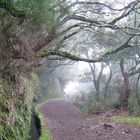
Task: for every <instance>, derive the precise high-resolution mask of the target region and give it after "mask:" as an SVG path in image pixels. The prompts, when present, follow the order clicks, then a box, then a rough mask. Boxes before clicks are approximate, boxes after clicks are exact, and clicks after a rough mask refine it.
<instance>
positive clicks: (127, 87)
mask: <svg viewBox="0 0 140 140" xmlns="http://www.w3.org/2000/svg"><path fill="white" fill-rule="evenodd" d="M120 67H121V73H122V76H123V80H124V89H123V92H122V94H121V95H120V103H121V106H122V107H123V108H127V107H128V99H129V96H130V93H131V89H130V82H129V78H130V77H129V73H127V72H125V71H124V60H122V61H121V62H120Z"/></svg>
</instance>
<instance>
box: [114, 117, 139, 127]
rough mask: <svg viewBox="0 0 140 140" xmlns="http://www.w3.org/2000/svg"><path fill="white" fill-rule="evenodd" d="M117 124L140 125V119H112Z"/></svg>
mask: <svg viewBox="0 0 140 140" xmlns="http://www.w3.org/2000/svg"><path fill="white" fill-rule="evenodd" d="M112 120H113V121H115V122H120V123H128V124H133V125H140V118H139V117H117V118H113V119H112Z"/></svg>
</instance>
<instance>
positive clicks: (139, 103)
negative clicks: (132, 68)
mask: <svg viewBox="0 0 140 140" xmlns="http://www.w3.org/2000/svg"><path fill="white" fill-rule="evenodd" d="M139 80H140V74H139V75H138V78H137V82H136V98H137V100H138V105H140V98H139V92H138V86H139Z"/></svg>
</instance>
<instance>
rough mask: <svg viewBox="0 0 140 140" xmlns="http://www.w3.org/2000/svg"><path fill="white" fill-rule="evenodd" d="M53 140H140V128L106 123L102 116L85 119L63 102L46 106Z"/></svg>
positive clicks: (44, 108) (48, 103)
mask: <svg viewBox="0 0 140 140" xmlns="http://www.w3.org/2000/svg"><path fill="white" fill-rule="evenodd" d="M41 112H43V113H44V115H45V116H46V121H47V125H48V127H49V129H50V130H51V132H52V135H53V140H140V127H138V126H132V125H128V124H115V123H110V122H106V121H105V119H104V118H103V117H102V116H94V117H93V116H92V117H83V116H82V115H81V114H80V111H79V110H78V109H77V108H76V107H74V106H73V105H71V104H70V103H67V102H65V101H62V100H56V101H50V102H47V103H46V104H44V105H43V106H42V108H41Z"/></svg>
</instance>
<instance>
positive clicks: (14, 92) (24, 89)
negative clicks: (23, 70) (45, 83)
mask: <svg viewBox="0 0 140 140" xmlns="http://www.w3.org/2000/svg"><path fill="white" fill-rule="evenodd" d="M12 77H13V76H12ZM31 77H32V76H31ZM0 81H1V82H0V97H1V98H0V121H1V122H2V123H1V122H0V123H1V125H0V139H2V140H28V139H29V138H30V136H29V132H30V124H31V115H32V112H31V108H32V98H33V86H34V84H35V83H34V82H33V80H32V78H30V79H29V77H25V76H24V77H19V84H18V85H17V83H16V81H15V80H13V79H11V78H9V75H8V76H5V77H4V78H0ZM17 87H18V88H17Z"/></svg>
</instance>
